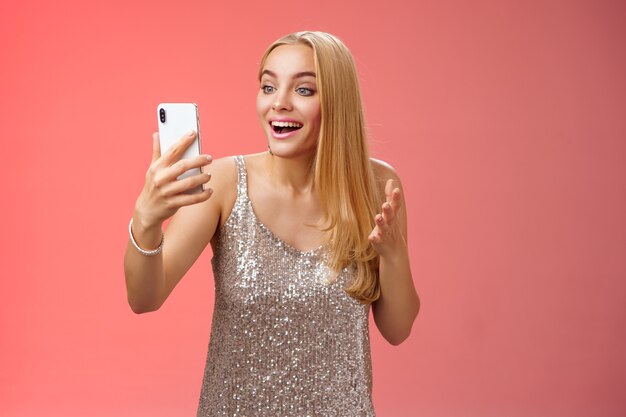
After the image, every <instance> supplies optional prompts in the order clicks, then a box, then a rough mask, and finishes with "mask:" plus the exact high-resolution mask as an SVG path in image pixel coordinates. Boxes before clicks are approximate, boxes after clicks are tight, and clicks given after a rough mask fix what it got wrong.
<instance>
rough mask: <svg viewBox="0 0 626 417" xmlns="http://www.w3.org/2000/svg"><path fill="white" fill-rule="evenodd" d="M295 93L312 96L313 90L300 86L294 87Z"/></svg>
mask: <svg viewBox="0 0 626 417" xmlns="http://www.w3.org/2000/svg"><path fill="white" fill-rule="evenodd" d="M296 93H298V94H300V95H301V96H312V95H313V93H314V91H313V90H311V89H310V88H305V87H300V88H296Z"/></svg>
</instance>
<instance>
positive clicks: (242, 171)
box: [233, 155, 248, 200]
mask: <svg viewBox="0 0 626 417" xmlns="http://www.w3.org/2000/svg"><path fill="white" fill-rule="evenodd" d="M233 158H234V159H235V165H237V200H241V199H245V198H247V197H248V173H247V172H246V161H245V160H244V158H243V155H236V156H234V157H233Z"/></svg>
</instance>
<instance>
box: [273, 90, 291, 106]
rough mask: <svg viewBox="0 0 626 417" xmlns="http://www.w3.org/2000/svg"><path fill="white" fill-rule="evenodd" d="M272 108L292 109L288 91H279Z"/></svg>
mask: <svg viewBox="0 0 626 417" xmlns="http://www.w3.org/2000/svg"><path fill="white" fill-rule="evenodd" d="M272 110H291V100H290V99H289V95H288V94H287V92H286V91H283V92H280V91H278V92H277V93H276V95H275V96H274V101H273V102H272Z"/></svg>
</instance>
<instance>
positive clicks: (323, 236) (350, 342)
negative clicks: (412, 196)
mask: <svg viewBox="0 0 626 417" xmlns="http://www.w3.org/2000/svg"><path fill="white" fill-rule="evenodd" d="M259 80H260V89H259V93H258V96H257V112H258V116H259V120H260V122H261V126H262V128H263V131H264V133H265V136H266V137H267V141H268V150H267V151H266V152H263V153H259V154H254V155H246V156H243V157H235V158H224V159H220V160H216V161H213V162H211V158H210V157H209V156H206V155H202V156H199V157H196V158H193V159H188V160H179V158H180V155H181V153H182V151H183V150H184V149H185V148H186V147H187V146H189V144H190V143H191V142H192V140H193V138H194V137H195V134H194V133H193V132H192V133H191V134H190V135H187V136H186V137H183V138H181V140H180V141H179V142H178V144H177V145H176V146H174V147H172V148H171V149H170V150H168V152H166V153H165V154H163V155H160V151H159V145H158V144H159V141H158V136H157V134H155V137H154V150H153V160H152V163H151V165H150V168H149V169H148V173H147V175H146V183H145V186H144V189H143V190H142V192H141V194H140V195H139V198H138V199H137V203H136V206H135V212H134V215H133V222H132V224H131V225H132V230H131V237H133V238H134V240H133V239H131V240H130V241H129V244H128V247H127V250H126V257H125V273H126V284H127V289H128V300H129V304H130V306H131V308H132V309H133V311H135V312H137V313H142V312H148V311H153V310H156V309H158V308H159V307H160V306H161V305H162V304H163V302H164V301H165V299H166V298H167V296H168V295H169V294H170V293H171V291H172V290H173V288H174V287H175V286H176V284H177V283H178V281H179V280H180V279H181V278H182V277H183V275H184V274H185V272H186V271H187V270H188V269H189V268H190V267H191V265H192V264H193V263H194V261H195V260H196V259H197V257H198V256H199V255H200V253H201V252H202V251H203V250H204V248H205V247H206V245H207V244H209V243H210V244H211V246H212V248H213V254H214V257H213V261H212V262H213V270H214V276H215V308H214V316H213V324H212V329H211V341H210V343H209V352H208V356H207V363H206V368H205V375H204V381H203V385H202V393H201V398H200V405H199V409H198V415H199V416H200V415H202V416H204V415H212V416H213V415H229V416H230V415H248V416H249V415H269V416H271V415H281V416H284V415H294V416H301V415H333V416H336V415H341V416H352V415H354V416H356V415H358V416H361V415H364V416H371V415H374V410H373V406H372V401H371V384H372V381H371V363H370V346H369V333H368V314H369V307H370V305H371V306H372V308H373V315H374V320H375V323H376V326H377V327H378V329H379V330H380V332H381V333H382V335H383V336H384V337H385V339H386V340H388V341H389V342H390V343H392V344H394V345H395V344H399V343H401V342H402V341H404V340H405V339H406V338H407V337H408V335H409V333H410V330H411V326H412V324H413V321H414V319H415V317H416V315H417V312H418V310H419V299H418V296H417V293H416V291H415V288H414V285H413V280H412V277H411V272H410V267H409V257H408V251H407V244H406V211H405V209H404V207H403V204H402V203H403V201H402V193H401V191H400V180H399V178H398V176H397V174H396V173H395V172H394V171H393V169H392V168H391V167H389V166H388V165H386V164H384V163H382V162H379V161H375V160H371V159H370V158H369V156H368V153H367V146H366V137H365V128H364V121H363V114H362V113H363V112H362V107H361V100H360V93H359V87H358V80H357V75H356V70H355V68H354V63H353V60H352V57H351V55H350V52H349V51H348V49H347V48H346V47H345V46H344V45H343V43H342V42H341V41H340V40H338V39H337V38H336V37H334V36H332V35H329V34H326V33H321V32H299V33H294V34H291V35H287V36H285V37H283V38H281V39H279V40H278V41H276V42H274V43H273V44H272V45H271V46H270V47H269V48H268V50H267V51H266V53H265V55H264V56H263V59H262V63H261V69H260V72H259ZM208 164H210V166H211V174H208V173H203V174H199V175H197V176H195V177H191V178H189V179H186V180H181V181H177V180H176V178H177V177H178V176H179V175H180V174H181V173H183V172H185V171H187V170H188V169H190V168H193V167H205V166H207V165H208ZM209 181H210V188H208V187H205V188H206V190H205V191H204V192H203V193H202V194H195V195H189V194H184V193H182V192H183V191H185V190H186V189H190V188H193V187H196V186H197V185H198V184H208V183H209ZM175 213H176V215H174V214H175ZM172 215H174V216H173V218H172V220H171V222H170V224H169V225H168V227H167V234H166V236H165V237H163V233H162V231H161V230H162V229H161V227H162V224H163V222H164V221H165V220H166V219H168V218H169V217H171V216H172ZM164 240H167V244H166V245H165V246H163V241H164ZM154 248H163V250H162V251H160V250H152V249H154ZM146 255H150V256H146Z"/></svg>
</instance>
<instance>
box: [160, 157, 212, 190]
mask: <svg viewBox="0 0 626 417" xmlns="http://www.w3.org/2000/svg"><path fill="white" fill-rule="evenodd" d="M211 162H212V157H211V156H210V155H198V156H194V157H193V158H186V159H181V160H179V161H177V162H176V163H175V164H173V165H172V166H170V167H168V168H162V169H161V170H159V173H158V174H157V175H156V178H155V184H156V185H157V186H164V185H165V184H167V183H169V182H175V181H176V179H177V178H178V177H180V176H181V175H182V174H184V173H185V172H187V171H189V170H190V169H196V168H202V167H204V166H206V165H208V164H210V163H211Z"/></svg>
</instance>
